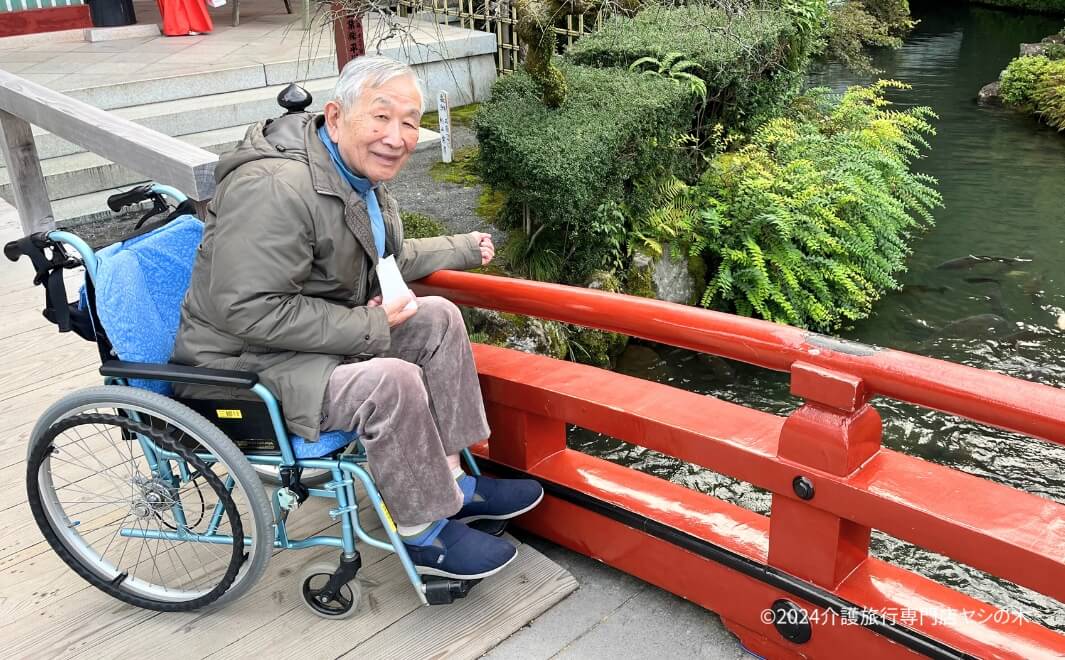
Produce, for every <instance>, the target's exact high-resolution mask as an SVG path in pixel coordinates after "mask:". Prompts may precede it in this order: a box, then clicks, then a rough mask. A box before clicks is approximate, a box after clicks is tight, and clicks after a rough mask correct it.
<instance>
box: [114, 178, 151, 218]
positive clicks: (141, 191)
mask: <svg viewBox="0 0 1065 660" xmlns="http://www.w3.org/2000/svg"><path fill="white" fill-rule="evenodd" d="M151 194H152V184H150V183H145V184H143V185H140V186H137V187H136V188H130V189H129V190H127V191H126V192H120V193H115V194H114V195H111V196H110V197H108V198H107V208H109V209H111V210H112V211H114V212H116V213H117V212H119V211H121V210H122V209H124V208H125V207H127V206H130V205H131V204H137V203H139V202H143V201H145V200H146V199H148V198H149V197H151Z"/></svg>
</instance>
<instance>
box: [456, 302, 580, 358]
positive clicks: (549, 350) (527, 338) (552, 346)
mask: <svg viewBox="0 0 1065 660" xmlns="http://www.w3.org/2000/svg"><path fill="white" fill-rule="evenodd" d="M462 317H463V319H464V320H465V321H466V328H467V330H468V331H469V333H470V340H471V341H476V342H479V343H482V344H490V345H492V346H503V347H505V348H513V349H517V350H519V351H524V352H526V353H535V354H537V355H547V356H549V357H553V358H558V359H565V358H566V356H567V355H568V354H569V341H568V339H567V336H566V330H565V328H564V327H563V326H562V324H561V323H557V322H555V321H546V320H544V319H537V318H532V317H529V316H520V315H518V314H510V313H508V312H497V311H495V310H490V309H476V308H463V310H462Z"/></svg>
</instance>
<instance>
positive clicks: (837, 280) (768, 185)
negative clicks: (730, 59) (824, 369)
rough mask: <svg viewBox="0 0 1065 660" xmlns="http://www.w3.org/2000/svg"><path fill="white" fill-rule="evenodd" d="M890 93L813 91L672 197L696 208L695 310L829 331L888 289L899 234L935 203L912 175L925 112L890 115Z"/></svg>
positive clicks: (901, 255)
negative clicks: (701, 271) (698, 264)
mask: <svg viewBox="0 0 1065 660" xmlns="http://www.w3.org/2000/svg"><path fill="white" fill-rule="evenodd" d="M889 89H905V85H903V84H902V83H897V82H893V81H880V82H878V83H875V84H873V85H870V86H868V87H854V88H851V89H849V90H848V91H847V92H846V93H845V94H843V95H842V97H839V98H837V99H832V98H831V97H829V96H828V95H827V93H826V92H824V91H823V90H815V91H813V92H811V93H810V94H809V95H807V96H806V97H802V98H800V99H799V100H798V102H797V108H798V109H799V111H798V112H796V113H794V114H793V115H792V117H791V118H776V119H773V120H770V121H769V122H767V123H766V124H765V125H763V126H762V127H761V128H760V129H759V130H758V131H757V132H756V133H755V134H754V135H753V136H751V138H750V140H749V142H748V143H747V144H745V145H743V146H741V147H739V148H738V149H736V150H734V151H732V152H726V153H719V154H717V155H715V156H714V157H713V158H712V160H711V162H710V167H709V169H708V170H707V172H706V173H705V174H704V175H703V177H702V178H701V180H700V181H699V183H698V184H697V185H695V186H693V187H691V188H690V189H688V190H687V192H686V200H684V201H682V202H678V201H677V200H676V199H675V198H674V199H673V200H672V201H671V204H672V205H673V206H677V205H686V206H690V207H694V208H693V211H692V212H691V214H690V218H691V220H690V222H691V239H690V240H691V244H692V246H693V248H692V249H693V250H698V253H699V254H701V255H702V256H703V258H704V259H705V260H706V261H707V263H708V266H709V271H710V272H711V273H712V276H711V278H710V281H709V282H708V283H707V286H706V289H705V290H704V292H703V295H702V298H701V304H702V305H703V306H706V307H715V308H719V309H726V310H731V311H735V312H737V313H740V314H748V315H758V316H761V317H762V318H765V319H769V320H773V321H779V322H783V323H790V324H793V325H798V326H804V327H810V328H816V329H820V330H831V329H833V328H836V327H839V326H840V325H842V324H844V323H847V322H849V321H853V320H855V319H859V318H862V317H864V316H867V315H868V314H869V312H870V310H871V308H872V305H873V303H874V302H875V301H876V300H877V299H878V298H879V297H880V295H881V294H882V293H883V292H884V291H885V290H889V289H894V288H898V286H899V284H898V280H897V279H896V274H897V273H898V272H900V271H901V270H904V269H905V263H906V256H907V255H908V254H909V248H908V247H907V242H908V239H909V237H910V236H911V235H912V234H913V233H914V232H916V231H919V230H921V229H922V228H924V227H927V226H928V225H929V224H931V222H932V211H933V210H934V209H935V208H936V207H938V206H940V205H941V199H940V196H939V194H938V193H937V192H936V190H935V188H934V187H933V186H934V185H935V180H934V179H932V178H931V177H928V176H925V175H921V174H917V173H914V172H913V171H911V165H912V161H913V160H914V159H916V158H918V157H920V155H921V153H922V151H923V150H924V149H927V143H926V142H925V138H924V136H926V135H929V134H931V133H932V132H933V128H932V125H931V124H930V123H929V120H930V119H932V118H933V117H934V115H933V114H932V112H931V111H930V110H929V109H927V108H911V109H909V110H905V111H899V110H896V109H895V108H894V107H893V106H892V105H891V103H890V102H889V101H888V100H887V99H886V98H885V97H884V94H885V92H886V91H887V90H889ZM656 217H658V216H656Z"/></svg>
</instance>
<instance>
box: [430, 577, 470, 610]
mask: <svg viewBox="0 0 1065 660" xmlns="http://www.w3.org/2000/svg"><path fill="white" fill-rule="evenodd" d="M424 581H425V600H427V601H428V602H429V604H430V605H449V604H451V603H453V602H455V599H456V598H465V597H466V594H468V593H470V589H473V587H474V586H475V585H476V584H477V583H478V582H480V580H454V579H451V578H425V580H424Z"/></svg>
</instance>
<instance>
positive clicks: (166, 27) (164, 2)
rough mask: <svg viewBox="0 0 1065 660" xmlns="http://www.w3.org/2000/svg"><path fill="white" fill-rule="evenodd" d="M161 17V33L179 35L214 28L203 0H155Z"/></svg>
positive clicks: (207, 30) (169, 35)
mask: <svg viewBox="0 0 1065 660" xmlns="http://www.w3.org/2000/svg"><path fill="white" fill-rule="evenodd" d="M156 2H158V3H159V13H160V14H161V15H162V17H163V34H165V35H166V36H168V37H180V36H183V35H186V34H188V33H189V32H210V31H211V30H213V29H214V23H212V22H211V15H210V14H208V13H207V4H206V3H205V2H204V0H156Z"/></svg>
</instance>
